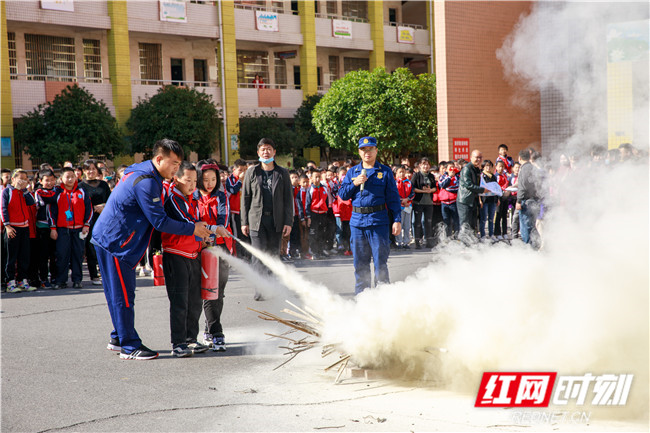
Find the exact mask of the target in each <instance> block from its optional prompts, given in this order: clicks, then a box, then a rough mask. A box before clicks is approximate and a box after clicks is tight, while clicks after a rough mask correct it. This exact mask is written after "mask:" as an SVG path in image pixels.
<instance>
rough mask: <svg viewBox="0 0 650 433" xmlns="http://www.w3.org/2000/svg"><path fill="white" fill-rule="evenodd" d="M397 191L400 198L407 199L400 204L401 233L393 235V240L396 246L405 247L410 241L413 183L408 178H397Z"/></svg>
mask: <svg viewBox="0 0 650 433" xmlns="http://www.w3.org/2000/svg"><path fill="white" fill-rule="evenodd" d="M395 182H396V184H397V192H398V193H399V197H400V199H401V200H407V202H406V204H401V200H400V204H401V208H402V212H401V215H402V233H400V234H399V235H397V236H395V241H396V242H397V245H398V246H401V247H404V248H407V247H406V246H407V245H408V244H409V242H411V213H412V211H413V205H412V203H413V197H415V191H413V184H412V183H411V180H410V179H406V178H405V179H397V180H396V181H395Z"/></svg>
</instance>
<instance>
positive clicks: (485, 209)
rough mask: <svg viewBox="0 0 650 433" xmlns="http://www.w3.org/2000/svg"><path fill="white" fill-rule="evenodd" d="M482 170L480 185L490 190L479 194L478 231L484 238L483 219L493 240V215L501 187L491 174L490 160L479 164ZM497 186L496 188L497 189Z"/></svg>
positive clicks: (494, 238) (492, 166)
mask: <svg viewBox="0 0 650 433" xmlns="http://www.w3.org/2000/svg"><path fill="white" fill-rule="evenodd" d="M481 167H482V168H483V172H482V173H481V186H483V187H484V188H485V189H487V190H488V191H490V192H489V193H487V194H481V195H480V196H479V201H480V203H481V210H480V220H481V222H480V226H479V231H480V232H481V239H485V221H486V220H487V223H488V237H489V238H490V239H492V240H493V241H495V240H496V237H495V236H494V215H495V214H496V210H497V202H498V200H499V196H500V195H501V187H500V186H499V183H498V181H497V177H496V176H495V175H494V174H492V169H493V168H494V165H493V164H492V161H490V160H489V159H486V160H485V161H483V164H482V165H481ZM497 188H498V189H497Z"/></svg>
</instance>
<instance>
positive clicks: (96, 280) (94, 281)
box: [90, 278, 102, 286]
mask: <svg viewBox="0 0 650 433" xmlns="http://www.w3.org/2000/svg"><path fill="white" fill-rule="evenodd" d="M90 281H91V282H92V284H93V286H101V285H102V279H101V278H92V279H91V280H90Z"/></svg>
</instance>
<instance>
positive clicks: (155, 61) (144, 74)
mask: <svg viewBox="0 0 650 433" xmlns="http://www.w3.org/2000/svg"><path fill="white" fill-rule="evenodd" d="M138 46H139V52H140V79H141V80H142V84H154V85H156V84H160V82H161V81H162V46H161V45H160V44H145V43H142V42H141V43H139V44H138Z"/></svg>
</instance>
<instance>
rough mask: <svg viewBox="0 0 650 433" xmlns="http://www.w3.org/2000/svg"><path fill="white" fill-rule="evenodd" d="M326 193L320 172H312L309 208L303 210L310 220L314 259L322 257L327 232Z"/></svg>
mask: <svg viewBox="0 0 650 433" xmlns="http://www.w3.org/2000/svg"><path fill="white" fill-rule="evenodd" d="M327 193H328V191H327V188H326V187H325V186H324V185H323V184H321V171H320V170H314V171H312V173H311V186H310V187H309V206H306V207H305V208H306V211H307V215H308V217H309V218H311V226H310V227H309V244H310V247H311V251H312V255H313V257H314V259H319V258H322V256H323V255H324V254H323V252H324V248H325V235H326V231H327V209H328V207H327V201H328V194H327Z"/></svg>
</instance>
